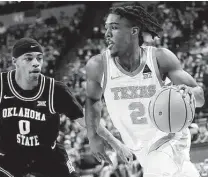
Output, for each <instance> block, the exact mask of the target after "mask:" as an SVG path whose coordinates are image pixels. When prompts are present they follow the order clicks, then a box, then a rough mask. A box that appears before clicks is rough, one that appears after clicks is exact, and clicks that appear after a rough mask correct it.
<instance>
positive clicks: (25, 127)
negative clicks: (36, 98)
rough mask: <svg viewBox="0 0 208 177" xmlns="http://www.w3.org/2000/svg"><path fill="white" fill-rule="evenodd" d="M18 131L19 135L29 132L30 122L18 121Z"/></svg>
mask: <svg viewBox="0 0 208 177" xmlns="http://www.w3.org/2000/svg"><path fill="white" fill-rule="evenodd" d="M19 131H20V134H21V135H26V134H28V133H30V122H29V121H27V120H20V121H19Z"/></svg>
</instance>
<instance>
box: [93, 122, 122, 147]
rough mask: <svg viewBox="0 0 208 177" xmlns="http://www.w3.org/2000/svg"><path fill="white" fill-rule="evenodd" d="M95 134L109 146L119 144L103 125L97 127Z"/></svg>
mask: <svg viewBox="0 0 208 177" xmlns="http://www.w3.org/2000/svg"><path fill="white" fill-rule="evenodd" d="M97 133H98V134H99V135H100V136H102V137H103V138H104V139H105V140H106V141H107V142H108V143H109V144H110V145H111V146H114V145H116V144H117V143H119V140H118V139H116V138H115V137H114V136H113V135H112V133H110V131H109V130H107V129H106V128H105V127H104V126H103V125H101V124H100V125H99V128H98V130H97Z"/></svg>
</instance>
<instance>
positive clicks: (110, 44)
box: [106, 40, 114, 49]
mask: <svg viewBox="0 0 208 177" xmlns="http://www.w3.org/2000/svg"><path fill="white" fill-rule="evenodd" d="M106 42H107V45H108V49H111V48H112V47H113V45H114V42H113V41H111V40H107V41H106Z"/></svg>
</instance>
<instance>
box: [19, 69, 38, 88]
mask: <svg viewBox="0 0 208 177" xmlns="http://www.w3.org/2000/svg"><path fill="white" fill-rule="evenodd" d="M15 81H16V83H17V85H18V86H19V87H20V88H21V89H23V90H32V89H34V88H35V87H36V86H37V85H38V80H37V81H29V80H27V79H26V78H25V76H23V75H22V74H21V73H20V72H18V71H17V70H16V72H15Z"/></svg>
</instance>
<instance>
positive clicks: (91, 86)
mask: <svg viewBox="0 0 208 177" xmlns="http://www.w3.org/2000/svg"><path fill="white" fill-rule="evenodd" d="M86 91H87V93H86V94H87V97H88V98H91V99H93V100H100V99H101V97H102V87H101V85H100V83H98V82H97V81H94V80H91V79H87V88H86Z"/></svg>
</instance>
